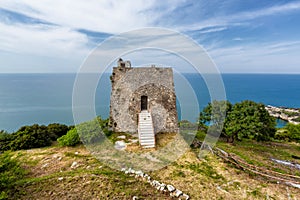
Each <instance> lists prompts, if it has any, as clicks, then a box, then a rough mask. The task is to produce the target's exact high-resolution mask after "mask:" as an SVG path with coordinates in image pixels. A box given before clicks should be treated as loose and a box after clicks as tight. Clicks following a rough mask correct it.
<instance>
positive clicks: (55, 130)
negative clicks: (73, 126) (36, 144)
mask: <svg viewBox="0 0 300 200" xmlns="http://www.w3.org/2000/svg"><path fill="white" fill-rule="evenodd" d="M69 130H70V129H69V127H68V126H67V125H64V124H58V123H54V124H49V125H48V126H47V131H48V133H49V136H50V139H51V140H52V141H56V140H57V138H59V137H61V136H63V135H65V134H66V133H67V132H68V131H69Z"/></svg>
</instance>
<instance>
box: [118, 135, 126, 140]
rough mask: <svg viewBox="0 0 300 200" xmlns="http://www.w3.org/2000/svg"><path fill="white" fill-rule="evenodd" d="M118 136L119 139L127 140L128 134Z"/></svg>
mask: <svg viewBox="0 0 300 200" xmlns="http://www.w3.org/2000/svg"><path fill="white" fill-rule="evenodd" d="M117 138H118V139H123V140H125V139H126V136H125V135H120V136H118V137H117Z"/></svg>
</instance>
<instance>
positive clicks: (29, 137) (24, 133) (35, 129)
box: [10, 124, 52, 150]
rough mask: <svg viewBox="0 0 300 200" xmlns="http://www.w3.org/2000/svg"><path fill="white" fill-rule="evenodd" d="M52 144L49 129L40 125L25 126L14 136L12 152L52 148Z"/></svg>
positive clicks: (11, 144) (11, 145)
mask: <svg viewBox="0 0 300 200" xmlns="http://www.w3.org/2000/svg"><path fill="white" fill-rule="evenodd" d="M51 143H52V141H51V139H50V136H49V134H48V131H47V127H46V126H44V125H42V126H39V125H38V124H34V125H32V126H23V127H21V128H20V129H19V130H18V131H17V132H15V133H13V134H12V141H11V142H10V147H11V150H19V149H31V148H39V147H45V146H50V145H51Z"/></svg>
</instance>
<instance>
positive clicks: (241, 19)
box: [178, 2, 300, 31]
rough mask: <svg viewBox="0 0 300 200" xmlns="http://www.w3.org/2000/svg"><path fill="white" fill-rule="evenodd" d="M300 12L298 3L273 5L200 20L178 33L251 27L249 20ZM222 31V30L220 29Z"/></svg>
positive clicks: (299, 3) (181, 27) (182, 28)
mask: <svg viewBox="0 0 300 200" xmlns="http://www.w3.org/2000/svg"><path fill="white" fill-rule="evenodd" d="M295 10H300V2H292V3H287V4H282V5H275V6H272V7H268V8H263V9H257V10H252V11H246V12H238V13H235V14H231V15H230V14H226V15H225V16H220V15H219V16H217V17H213V18H208V19H205V20H201V22H196V23H191V24H187V25H183V26H180V27H178V28H179V30H180V31H193V30H202V29H205V28H211V29H212V30H213V29H216V30H217V29H218V27H228V26H244V25H252V24H249V23H247V21H249V20H253V19H256V18H259V17H264V16H272V15H275V14H284V13H289V12H291V11H295ZM220 31H222V29H220Z"/></svg>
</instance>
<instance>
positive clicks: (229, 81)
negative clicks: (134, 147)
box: [0, 73, 300, 132]
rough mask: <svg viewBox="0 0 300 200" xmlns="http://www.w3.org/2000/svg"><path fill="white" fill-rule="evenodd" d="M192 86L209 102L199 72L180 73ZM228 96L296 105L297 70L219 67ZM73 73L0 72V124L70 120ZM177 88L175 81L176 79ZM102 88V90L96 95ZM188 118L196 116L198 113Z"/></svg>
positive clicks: (101, 108) (105, 84) (106, 85)
mask: <svg viewBox="0 0 300 200" xmlns="http://www.w3.org/2000/svg"><path fill="white" fill-rule="evenodd" d="M109 75H110V73H104V76H103V77H102V80H100V82H99V85H98V88H97V91H96V99H95V102H96V104H95V107H96V113H97V115H100V116H102V117H103V118H107V117H108V113H109V99H110V80H109ZM183 75H184V76H186V78H187V80H188V81H189V82H190V84H191V86H192V87H193V89H194V90H195V93H196V96H197V99H198V101H199V102H198V103H199V111H200V110H201V109H202V108H203V107H204V106H206V105H207V103H209V102H210V96H209V94H208V90H207V87H206V85H205V83H204V81H203V79H202V78H201V76H199V74H194V73H183ZM221 76H222V78H223V81H224V86H225V90H226V96H227V100H229V101H230V102H232V103H236V102H240V101H242V100H253V101H255V102H261V103H264V104H265V105H273V106H277V107H279V106H282V107H291V108H300V102H299V101H298V100H299V99H300V88H299V87H298V86H299V85H300V74H270V73H268V74H262V73H222V74H221ZM75 77H76V73H0V130H2V129H3V130H6V131H8V132H14V131H16V130H18V129H19V128H20V127H21V126H24V125H31V124H35V123H37V124H50V123H63V124H67V125H72V124H74V122H73V115H72V92H73V83H74V80H75ZM175 89H176V82H175ZM100 93H101V95H100ZM187 120H190V121H192V122H195V121H196V116H190V117H188V119H187Z"/></svg>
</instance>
